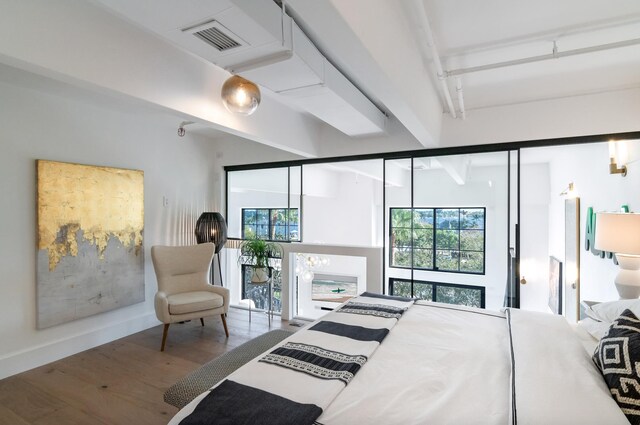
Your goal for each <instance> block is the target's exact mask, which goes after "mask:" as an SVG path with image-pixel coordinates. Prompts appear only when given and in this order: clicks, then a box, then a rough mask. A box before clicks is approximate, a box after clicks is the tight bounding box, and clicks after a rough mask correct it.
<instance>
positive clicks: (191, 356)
mask: <svg viewBox="0 0 640 425" xmlns="http://www.w3.org/2000/svg"><path fill="white" fill-rule="evenodd" d="M248 314H249V313H248V312H247V311H244V310H237V309H231V310H230V311H229V314H228V317H227V324H228V326H229V334H230V336H229V338H228V339H227V338H225V335H224V329H223V327H222V321H221V320H220V318H219V317H210V318H207V319H205V326H204V327H202V326H201V325H200V321H199V320H192V321H191V322H188V323H184V324H174V325H171V327H170V328H169V336H168V338H167V345H166V347H165V351H164V352H160V343H161V340H162V328H163V326H162V325H158V326H156V327H153V328H151V329H147V330H145V331H142V332H139V333H136V334H133V335H130V336H128V337H125V338H122V339H119V340H116V341H113V342H110V343H108V344H105V345H101V346H99V347H96V348H92V349H90V350H87V351H84V352H82V353H78V354H75V355H73V356H70V357H67V358H64V359H62V360H58V361H56V362H53V363H50V364H47V365H45V366H41V367H39V368H36V369H32V370H30V371H27V372H24V373H21V374H18V375H14V376H12V377H9V378H7V379H4V380H0V425H5V424H6V425H25V424H32V425H45V424H46V425H54V424H64V425H74V424H109V425H111V424H135V425H152V424H153V425H155V424H166V423H167V422H168V421H169V419H170V418H171V417H172V416H173V415H174V414H175V413H176V412H177V411H178V409H176V408H175V407H173V406H170V405H168V404H166V403H165V402H164V401H163V398H162V396H163V394H164V392H165V391H166V390H167V388H169V387H170V386H171V385H173V384H174V383H175V381H177V380H178V379H179V378H181V377H182V376H184V375H186V374H187V373H189V372H191V371H192V370H194V369H197V368H198V367H200V366H201V365H202V364H204V363H206V362H208V361H209V360H211V359H213V358H215V357H218V356H219V355H221V354H223V353H225V352H226V351H229V350H231V349H233V348H234V347H237V346H238V345H240V344H242V343H244V342H246V341H248V340H250V339H252V338H255V337H256V336H258V335H261V334H263V333H265V332H267V331H268V330H270V329H269V326H268V322H267V317H266V316H265V315H264V314H263V313H256V312H254V313H253V315H252V323H249V318H248ZM279 328H281V329H288V330H293V331H295V330H297V329H299V328H298V327H294V326H289V324H288V322H281V321H280V318H279V317H275V318H274V321H273V322H272V324H271V329H279Z"/></svg>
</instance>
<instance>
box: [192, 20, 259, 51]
mask: <svg viewBox="0 0 640 425" xmlns="http://www.w3.org/2000/svg"><path fill="white" fill-rule="evenodd" d="M182 31H183V32H188V33H190V34H193V35H195V36H196V37H197V38H198V39H200V40H202V41H204V42H205V43H207V44H208V45H209V46H212V47H214V48H215V49H216V50H217V51H218V52H221V53H223V52H227V51H229V50H233V49H237V48H238V47H244V48H246V47H249V44H248V43H247V42H246V41H244V40H243V39H242V38H240V37H238V36H237V35H236V34H234V33H233V32H232V31H230V30H229V29H228V28H227V27H225V26H224V25H222V24H221V23H220V22H218V21H215V20H211V21H207V22H204V23H200V24H197V25H193V26H190V27H188V28H183V29H182Z"/></svg>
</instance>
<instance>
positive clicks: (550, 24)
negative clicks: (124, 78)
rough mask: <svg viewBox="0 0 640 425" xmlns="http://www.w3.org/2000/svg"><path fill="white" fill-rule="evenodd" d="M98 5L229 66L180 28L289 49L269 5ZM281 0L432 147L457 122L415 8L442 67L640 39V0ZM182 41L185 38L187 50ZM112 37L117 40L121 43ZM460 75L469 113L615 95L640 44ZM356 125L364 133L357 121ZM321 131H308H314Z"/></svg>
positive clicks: (626, 84) (639, 62)
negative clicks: (225, 19)
mask: <svg viewBox="0 0 640 425" xmlns="http://www.w3.org/2000/svg"><path fill="white" fill-rule="evenodd" d="M93 3H95V4H98V5H100V7H101V8H102V11H103V12H108V13H105V15H110V16H113V14H115V15H118V17H119V18H123V19H124V20H125V21H128V24H127V25H132V26H134V27H137V28H138V29H140V28H142V29H144V30H145V31H146V32H149V33H151V34H153V35H154V37H159V38H161V39H162V40H164V41H168V42H169V43H171V44H172V45H173V46H176V47H178V48H179V49H181V50H184V51H187V52H188V53H190V54H191V55H194V56H196V57H199V58H201V59H202V60H203V61H206V62H214V63H217V64H218V65H219V66H221V67H225V66H226V65H225V64H226V62H225V61H224V60H222V61H221V60H220V58H218V59H216V58H214V57H211V56H208V54H209V51H208V50H203V45H202V44H197V43H195V44H194V43H193V42H194V40H195V39H194V37H193V36H188V37H187V36H186V35H184V34H183V32H182V31H181V29H183V28H185V26H189V25H195V24H198V23H202V22H204V21H206V20H207V19H211V18H212V17H214V16H216V17H218V16H222V15H225V14H227V15H234V16H235V15H237V16H235V19H233V20H232V22H234V25H238V27H237V28H231V29H232V30H234V31H235V32H238V33H242V34H243V35H244V36H245V37H247V38H250V41H251V43H252V45H255V46H257V47H259V48H261V49H263V51H264V52H267V53H268V52H271V51H275V50H277V49H278V48H281V47H282V46H280V47H278V46H279V45H280V44H282V43H281V40H280V38H279V36H278V34H281V33H279V31H280V30H279V25H280V24H279V22H278V21H277V20H275V21H274V20H273V19H270V20H267V19H264V15H270V16H269V17H270V18H272V17H273V16H271V15H274V13H275V16H276V17H277V15H278V13H279V11H278V10H277V8H276V11H275V12H274V10H273V9H274V8H273V4H272V3H271V2H270V0H136V1H131V0H93ZM286 4H287V12H288V14H289V15H290V16H292V17H293V18H294V20H295V22H296V24H298V25H299V26H300V27H301V28H302V30H303V31H304V32H305V33H306V34H307V35H308V36H309V38H310V39H311V40H312V41H313V42H314V44H315V45H316V47H317V48H318V49H319V50H320V52H321V53H322V54H324V56H326V57H327V58H328V59H329V61H330V62H331V63H332V64H333V65H335V66H336V67H338V68H339V69H340V70H341V71H342V73H343V74H344V75H345V76H346V77H347V78H348V79H349V80H350V81H351V82H353V83H354V84H355V85H356V86H357V87H358V88H359V89H360V90H361V91H362V92H363V93H364V94H365V95H366V97H367V98H368V99H370V100H371V101H372V102H373V103H374V104H375V105H377V107H378V108H380V109H381V110H383V111H384V112H386V113H388V114H389V115H390V116H391V117H393V118H394V119H396V120H397V121H398V122H399V123H401V124H402V126H404V127H405V128H406V129H407V131H408V132H409V133H410V134H411V136H412V137H414V138H415V140H416V141H417V142H419V143H421V144H422V145H423V146H427V147H435V146H438V144H439V138H440V137H441V132H442V127H443V122H444V121H445V120H447V119H449V120H450V119H451V117H450V116H449V117H448V116H447V106H446V102H445V98H444V96H443V91H442V90H441V87H440V83H439V81H438V78H437V77H436V72H435V69H434V60H433V59H434V57H433V54H432V52H431V51H430V49H429V46H427V39H426V38H425V32H424V27H425V23H424V22H423V21H420V20H419V16H420V14H418V13H416V10H417V9H416V8H421V9H424V12H425V14H426V16H427V18H428V22H429V24H430V26H431V29H432V32H433V39H434V41H435V47H436V48H437V51H438V56H439V58H440V59H441V60H442V63H443V67H444V69H445V71H451V70H455V69H460V68H467V67H472V66H481V65H487V64H494V63H498V62H504V61H513V60H518V59H524V58H528V57H533V56H538V55H545V54H550V53H551V52H552V48H553V45H554V42H556V45H557V49H558V51H559V52H560V53H563V52H566V51H569V50H573V49H584V48H590V47H593V46H599V45H603V44H608V43H617V42H623V41H629V40H635V39H638V40H640V1H638V0H608V1H603V0H562V1H558V0H537V1H535V2H533V1H531V2H524V1H517V0H483V1H478V0H397V1H389V0H323V1H318V0H288V1H287V2H286ZM16 7H17V6H16ZM239 12H240V13H239ZM263 12H264V13H263ZM267 12H268V13H267ZM114 19H115V18H114ZM123 24H124V23H123ZM138 31H139V30H138ZM184 37H186V38H188V39H189V42H185V43H182V42H181V41H180V40H181V38H182V39H184V40H186V38H184ZM116 42H117V40H114V41H113V43H114V48H117V45H116V44H115V43H116ZM130 42H131V43H133V42H134V40H130ZM198 46H199V47H198ZM169 47H170V46H169ZM274 49H275V50H274ZM238 54H239V55H240V56H242V55H243V54H244V53H242V54H240V52H239V53H238ZM132 59H135V58H132ZM459 79H460V83H461V85H462V88H463V90H462V93H463V96H464V105H465V108H466V111H467V116H469V115H470V114H474V111H477V110H479V109H486V108H493V107H496V106H502V105H515V104H524V103H530V102H536V101H542V100H548V99H558V98H570V97H575V96H579V95H584V94H591V93H601V92H612V93H613V92H617V91H620V90H626V89H630V88H638V87H640V44H635V45H632V46H628V47H620V48H615V49H610V50H606V51H598V52H591V53H586V54H581V55H576V56H571V57H566V58H557V59H552V60H546V61H540V62H536V63H529V64H521V65H515V66H508V67H503V68H499V69H493V70H486V71H480V72H475V73H465V74H463V75H461V76H460V77H459ZM447 85H448V91H449V93H450V94H451V97H452V98H453V105H454V107H455V109H457V110H459V109H460V107H461V105H460V103H459V101H458V99H457V96H456V78H453V77H450V78H448V79H447ZM274 96H279V98H281V99H279V101H281V102H282V103H283V104H290V105H291V106H292V110H295V111H300V108H299V104H297V103H295V101H294V100H292V99H290V98H287V97H286V96H280V95H276V94H274ZM639 101H640V100H639ZM316 103H318V102H316ZM331 105H335V104H330V103H323V102H319V103H318V105H315V104H314V107H315V108H317V109H321V108H323V107H324V108H329V109H331V110H329V111H326V112H324V113H322V112H318V113H314V115H315V116H316V117H320V118H321V119H322V116H325V117H328V118H326V120H327V121H329V120H330V119H331V117H332V116H333V119H338V118H340V116H341V115H343V114H342V112H336V111H338V109H337V108H336V107H335V106H331ZM266 107H267V106H266V105H265V108H266ZM307 110H308V109H307ZM478 114H480V113H479V112H478ZM298 115H300V114H298ZM336 115H337V116H338V118H336V117H335V116H336ZM457 115H458V117H460V114H457ZM312 121H313V120H312ZM313 122H314V123H315V122H318V121H313ZM354 122H355V121H354ZM447 122H448V121H447ZM452 122H455V125H458V126H460V127H459V128H463V126H465V125H467V126H468V125H469V123H468V121H467V123H466V124H465V122H464V121H462V120H461V119H460V118H458V119H457V120H452ZM350 124H352V122H350ZM447 125H449V124H447ZM353 126H354V127H357V126H358V124H357V122H355V123H353ZM256 128H257V127H256ZM469 128H471V127H469ZM385 131H386V132H387V134H388V135H389V137H390V138H393V132H391V133H389V129H388V128H387V129H385ZM317 133H318V132H315V131H312V132H311V136H313V137H315V134H317ZM354 133H357V129H356V130H354ZM362 133H367V131H366V130H365V131H363V132H362ZM255 136H256V137H255V140H257V141H259V140H261V139H262V137H260V135H259V134H256V135H255ZM525 137H526V136H525ZM336 139H337V140H343V139H339V138H337V137H336ZM488 139H490V137H489V138H488ZM512 140H513V139H512ZM515 140H518V139H517V138H516V139H515ZM494 141H495V139H494ZM354 143H357V141H355V140H354ZM454 143H455V141H454ZM388 145H389V146H392V143H390V144H388ZM391 149H392V148H391Z"/></svg>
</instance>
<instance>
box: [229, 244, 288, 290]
mask: <svg viewBox="0 0 640 425" xmlns="http://www.w3.org/2000/svg"><path fill="white" fill-rule="evenodd" d="M282 254H283V251H282V246H281V245H280V244H279V243H277V242H270V241H266V240H264V239H247V240H245V241H243V242H242V243H241V244H240V256H239V257H238V264H239V265H248V266H251V267H252V269H253V273H252V275H251V283H265V282H267V281H268V280H269V278H270V277H271V273H270V270H269V269H270V268H271V267H272V266H273V264H272V260H275V259H281V258H282Z"/></svg>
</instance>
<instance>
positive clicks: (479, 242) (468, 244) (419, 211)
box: [389, 208, 485, 274]
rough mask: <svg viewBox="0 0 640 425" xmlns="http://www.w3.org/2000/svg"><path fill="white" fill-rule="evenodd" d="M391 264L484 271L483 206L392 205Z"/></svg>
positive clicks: (475, 272) (447, 269)
mask: <svg viewBox="0 0 640 425" xmlns="http://www.w3.org/2000/svg"><path fill="white" fill-rule="evenodd" d="M389 245H390V250H389V256H390V258H389V264H390V266H391V267H400V268H414V269H420V270H437V271H446V272H457V273H473V274H484V254H485V253H484V249H485V209H484V208H413V209H412V208H391V214H390V244H389Z"/></svg>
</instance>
